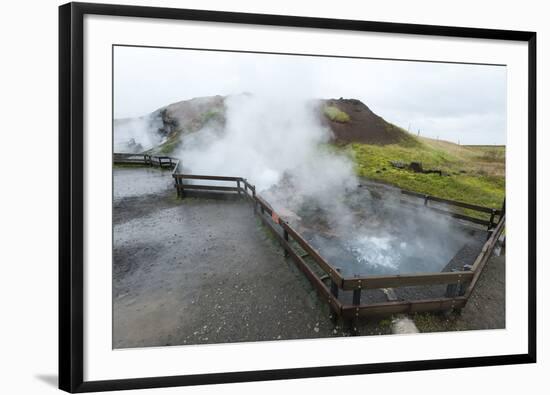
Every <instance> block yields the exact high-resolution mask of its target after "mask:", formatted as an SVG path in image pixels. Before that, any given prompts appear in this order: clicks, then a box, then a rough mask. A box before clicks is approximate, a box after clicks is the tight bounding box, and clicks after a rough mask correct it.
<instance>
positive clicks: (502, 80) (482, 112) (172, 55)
mask: <svg viewBox="0 0 550 395" xmlns="http://www.w3.org/2000/svg"><path fill="white" fill-rule="evenodd" d="M242 92H251V93H258V94H270V95H272V94H275V95H292V96H298V97H304V98H340V97H344V98H355V99H359V100H361V101H362V102H363V103H365V104H366V105H367V106H368V107H369V108H370V109H371V110H373V111H374V112H375V113H377V114H378V115H380V116H382V117H383V118H385V119H386V120H387V121H389V122H392V123H394V124H397V125H399V126H401V127H403V128H404V129H409V130H410V131H411V132H414V133H415V134H416V133H417V132H418V130H420V135H421V136H427V137H433V138H440V139H444V140H449V141H453V142H457V141H460V143H461V144H505V143H506V67H504V66H481V65H463V64H447V63H425V62H405V61H392V60H373V59H342V58H321V57H309V56H291V55H267V54H246V53H234V52H215V51H197V50H180V49H156V48H134V47H115V59H114V99H115V103H114V104H115V114H114V115H115V118H125V117H134V116H140V115H145V114H148V113H150V112H152V111H154V110H156V109H158V108H160V107H163V106H165V105H168V104H170V103H174V102H177V101H180V100H186V99H191V98H193V97H199V96H211V95H227V94H238V93H242Z"/></svg>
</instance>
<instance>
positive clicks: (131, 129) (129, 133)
mask: <svg viewBox="0 0 550 395" xmlns="http://www.w3.org/2000/svg"><path fill="white" fill-rule="evenodd" d="M162 127H163V122H162V118H161V117H160V115H159V114H158V112H155V113H153V114H150V115H147V116H143V117H139V118H125V119H115V122H114V129H115V130H114V150H115V152H126V153H136V152H141V151H145V150H148V149H150V148H153V147H154V146H156V145H158V144H161V143H162V140H163V137H162V135H161V134H159V132H158V131H159V130H160V129H161V128H162Z"/></svg>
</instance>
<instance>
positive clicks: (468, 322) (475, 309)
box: [414, 255, 506, 332]
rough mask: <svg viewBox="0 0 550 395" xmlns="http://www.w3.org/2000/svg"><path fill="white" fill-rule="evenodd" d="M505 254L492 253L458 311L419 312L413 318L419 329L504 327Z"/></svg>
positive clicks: (442, 329) (448, 329) (449, 329)
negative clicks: (460, 309) (447, 313)
mask: <svg viewBox="0 0 550 395" xmlns="http://www.w3.org/2000/svg"><path fill="white" fill-rule="evenodd" d="M505 261H506V257H505V256H504V255H502V256H493V257H492V258H491V259H489V261H488V262H487V265H486V266H485V269H484V270H483V272H482V273H481V276H480V278H479V281H478V283H477V284H476V287H475V289H474V291H473V292H472V295H471V296H470V299H469V300H468V303H467V304H466V306H465V307H464V308H463V309H462V312H460V313H453V314H450V315H445V314H418V315H416V316H415V317H414V321H415V324H416V326H417V327H418V329H419V330H420V331H421V332H438V331H454V330H472V329H503V328H505V327H506V306H505V300H506V291H505V280H506V264H505Z"/></svg>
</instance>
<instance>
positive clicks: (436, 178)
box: [345, 136, 505, 208]
mask: <svg viewBox="0 0 550 395" xmlns="http://www.w3.org/2000/svg"><path fill="white" fill-rule="evenodd" d="M411 137H412V136H411ZM345 149H346V150H347V151H348V153H349V154H350V155H351V156H352V157H353V159H354V162H355V165H356V172H357V174H358V175H359V176H362V177H367V178H370V179H373V180H377V181H382V182H386V183H390V184H393V185H395V186H397V187H399V188H402V189H408V190H411V191H416V192H419V193H425V194H429V195H434V196H438V197H441V198H446V199H452V200H458V201H462V202H467V203H473V204H479V205H482V206H487V207H493V208H500V207H501V205H502V201H503V199H504V194H505V177H504V173H505V147H504V146H463V145H457V144H453V143H450V142H446V141H437V140H432V139H428V138H417V137H412V139H409V140H407V141H405V142H402V143H398V144H388V145H384V146H380V145H375V144H361V143H351V144H349V145H347V146H345ZM390 161H401V162H407V163H410V162H422V165H423V167H424V168H436V169H440V170H442V171H443V173H444V175H443V176H441V175H439V174H437V173H432V174H423V173H415V172H413V171H412V170H407V169H398V168H395V167H393V166H392V165H391V164H390Z"/></svg>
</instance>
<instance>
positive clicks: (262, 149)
mask: <svg viewBox="0 0 550 395" xmlns="http://www.w3.org/2000/svg"><path fill="white" fill-rule="evenodd" d="M225 106H226V125H225V128H224V129H220V128H217V127H216V126H210V127H207V128H206V129H203V130H202V131H201V132H200V133H194V134H191V135H188V136H186V137H185V138H184V141H183V144H182V146H183V147H184V149H183V151H182V152H181V153H179V155H178V156H179V158H181V165H182V166H183V167H184V168H188V169H191V171H192V172H194V173H197V174H217V175H230V176H240V177H245V178H247V179H249V180H250V181H251V182H252V183H253V184H255V185H256V188H257V191H259V192H262V191H266V190H268V189H269V188H271V187H273V186H275V185H277V184H279V183H281V182H282V181H283V179H284V178H285V177H292V178H293V180H294V184H295V186H297V187H298V188H299V189H300V190H299V193H300V194H318V193H321V192H322V191H323V190H324V189H327V188H329V187H332V186H336V185H339V186H341V185H343V184H345V183H347V182H349V181H350V180H351V179H353V177H354V176H353V170H352V164H351V162H350V161H349V160H348V159H347V158H343V157H340V156H336V155H333V154H330V153H329V152H328V151H327V150H326V149H323V147H322V144H324V143H327V142H328V141H329V139H330V137H331V131H330V130H329V129H327V128H326V127H324V126H322V125H321V123H320V120H319V118H318V116H317V113H316V111H315V107H314V106H315V104H314V102H313V101H308V100H307V99H295V98H292V97H290V98H289V97H283V96H269V95H251V94H242V95H236V96H229V97H228V98H227V99H226V101H225Z"/></svg>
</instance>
